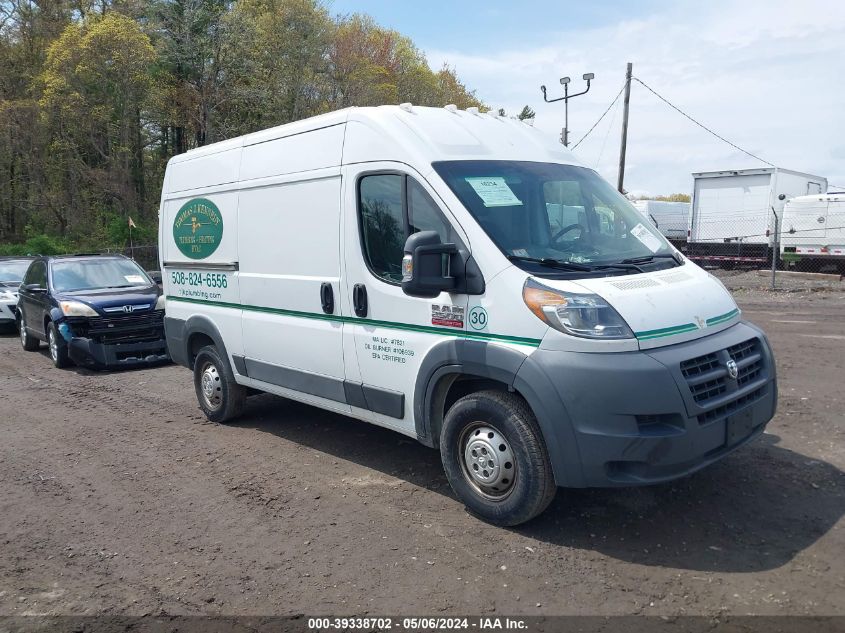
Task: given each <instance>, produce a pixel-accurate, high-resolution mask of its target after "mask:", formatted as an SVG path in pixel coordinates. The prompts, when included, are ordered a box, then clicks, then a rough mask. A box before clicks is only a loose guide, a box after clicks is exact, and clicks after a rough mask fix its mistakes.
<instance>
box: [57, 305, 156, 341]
mask: <svg viewBox="0 0 845 633" xmlns="http://www.w3.org/2000/svg"><path fill="white" fill-rule="evenodd" d="M68 323H69V325H70V327H71V329H72V330H73V332H74V334H75V335H76V336H81V337H85V338H90V339H92V340H94V341H96V342H98V343H107V344H108V343H128V342H143V341H155V340H158V339H161V338H163V337H164V311H163V310H153V311H150V312H142V313H139V314H125V313H121V314H114V315H108V316H102V317H92V318H90V319H68Z"/></svg>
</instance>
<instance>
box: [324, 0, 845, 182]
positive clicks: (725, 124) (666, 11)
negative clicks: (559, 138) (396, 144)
mask: <svg viewBox="0 0 845 633" xmlns="http://www.w3.org/2000/svg"><path fill="white" fill-rule="evenodd" d="M329 7H330V11H331V12H332V13H352V12H356V11H358V12H364V13H369V14H370V15H372V16H373V17H374V18H375V19H376V20H377V21H378V22H379V23H380V24H382V25H384V26H387V27H390V28H394V29H396V30H398V31H400V32H402V33H403V34H405V35H408V36H410V37H411V38H412V39H413V40H414V42H415V43H416V44H417V45H418V46H419V47H420V48H421V49H422V50H423V51H424V52H425V53H426V56H427V57H428V60H429V63H430V65H431V66H432V67H433V68H437V67H439V66H440V65H441V64H442V63H444V62H446V63H449V64H450V65H452V66H455V67H456V69H457V71H458V74H459V75H460V77H461V78H462V79H463V80H464V81H465V82H466V83H467V85H469V86H470V87H472V88H474V89H476V90H477V93H478V96H479V97H480V98H481V99H482V100H483V101H484V102H485V103H487V104H489V105H490V106H495V107H504V108H505V109H506V110H507V111H508V112H509V113H514V114H515V113H516V112H518V111H519V110H520V109H521V108H522V106H523V105H526V104H528V105H530V106H531V107H532V108H534V109H535V110H536V111H537V120H536V124H535V125H536V127H538V128H540V129H542V130H544V131H548V132H549V133H550V134H555V135H557V134H559V133H560V128H561V127H562V125H563V108H562V104H553V105H549V104H545V103H544V102H543V100H542V96H541V94H540V90H539V86H540V85H541V84H546V85H547V86H548V87H549V92H550V96H556V95H557V93H558V90H559V84H558V78H559V77H561V76H562V75H569V76H571V77H573V80H574V81H573V90H575V89H577V88H578V86H579V84H580V79H578V78H580V76H581V74H583V73H584V72H594V73H595V74H596V79H595V81H594V84H593V88H592V90H591V91H590V93H589V94H587V95H585V96H584V97H580V98H578V99H575V100H573V101H571V102H570V128H571V139H572V140H573V141H575V140H577V139H579V138H581V136H582V135H583V134H584V133H585V132H586V131H587V129H588V128H589V127H590V125H592V124H593V123H594V122H595V120H596V119H597V118H598V116H599V115H600V114H601V112H602V111H603V110H604V109H605V108H606V107H607V105H608V104H609V103H610V102H611V100H612V99H613V97H614V96H615V95H616V93H617V92H618V90H619V88H620V87H621V85H622V83H623V79H624V73H625V64H626V62H628V61H631V62H633V63H634V75H635V76H638V77H640V78H641V79H642V80H643V81H645V82H646V83H648V84H649V85H651V86H652V87H653V88H654V89H655V90H657V91H658V92H660V93H661V94H663V95H664V96H665V97H667V98H668V99H670V100H671V101H673V102H675V103H676V104H677V105H678V106H679V107H681V108H682V109H683V110H685V111H687V112H689V113H690V114H691V115H693V116H694V117H695V118H697V119H699V120H701V121H702V122H703V123H705V124H707V125H708V126H709V127H711V128H713V129H714V130H715V131H717V132H719V133H720V134H722V135H723V136H726V137H727V138H729V139H731V140H732V141H734V142H735V143H737V144H738V145H740V146H742V147H745V148H747V149H748V150H749V151H751V152H753V153H755V154H758V155H760V156H762V157H763V158H766V159H767V160H769V161H771V162H773V163H775V164H776V165H779V166H781V167H785V168H788V169H795V170H799V171H806V172H810V173H815V174H819V175H822V176H826V177H827V178H828V179H829V181H830V182H831V183H835V184H837V185H840V186H842V185H845V107H843V106H845V81H843V79H845V77H843V62H844V61H845V2H837V1H835V0H802V2H796V1H790V0H774V1H765V0H744V1H743V2H737V1H735V0H710V1H709V2H707V3H701V2H691V1H686V0H680V1H677V2H658V1H656V0H645V1H637V2H600V1H595V2H564V1H558V2H551V1H547V0H542V1H533V2H522V3H516V2H498V1H493V0H489V1H487V2H480V1H478V0H463V1H458V2H456V1H444V0H429V1H428V2H419V1H405V0H394V1H392V2H391V1H388V0H358V1H353V0H331V1H330V2H329ZM620 122H621V111H620V108H619V106H618V105H617V106H616V107H615V108H614V109H613V110H612V111H611V113H609V115H608V117H607V118H606V119H605V120H604V121H602V123H601V124H600V125H599V126H598V127H597V128H596V129H595V130H594V131H593V133H592V134H591V135H590V137H588V138H587V139H586V140H585V141H584V143H583V144H582V145H581V146H580V147H579V148H578V149H577V150H576V154H577V155H578V157H579V158H580V159H581V160H582V161H583V162H584V163H586V164H587V165H589V166H590V167H594V168H596V169H598V171H599V172H600V173H601V174H602V175H603V176H605V177H606V178H608V179H609V180H611V181H612V182H615V181H616V174H617V166H616V163H617V160H618V146H619V127H620ZM759 166H761V164H760V163H759V162H756V161H754V160H753V159H751V158H749V157H747V156H745V155H744V154H742V153H740V152H737V151H736V150H734V149H732V148H731V147H730V146H728V145H725V144H724V143H722V142H720V141H718V140H716V139H714V138H713V137H712V136H710V135H708V134H707V133H706V132H704V131H702V130H700V129H697V128H696V127H694V126H693V125H692V124H691V123H689V122H688V121H686V120H685V119H683V118H682V117H681V116H680V115H678V114H677V113H675V112H673V111H671V110H669V109H668V108H667V107H666V106H665V105H664V104H662V103H660V102H659V101H658V100H657V99H656V98H655V97H654V96H652V95H650V94H649V93H647V91H646V90H645V89H644V88H642V87H641V86H639V85H637V84H635V85H634V88H633V91H632V99H631V124H630V132H629V155H628V169H627V170H626V178H625V184H626V188H627V189H628V190H630V191H635V192H639V193H654V194H659V193H671V192H677V191H680V192H688V191H689V189H690V186H691V178H690V173H691V172H693V171H707V170H711V169H738V168H745V167H759Z"/></svg>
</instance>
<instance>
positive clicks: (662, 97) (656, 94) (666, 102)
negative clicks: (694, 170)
mask: <svg viewBox="0 0 845 633" xmlns="http://www.w3.org/2000/svg"><path fill="white" fill-rule="evenodd" d="M633 79H634V81H636V82H638V83H640V84H641V85H642V86H643V87H644V88H645V89H646V90H648V91H649V92H650V93H652V94H653V95H654V96H655V97H657V98H658V99H660V100H661V101H662V102H663V103H665V104H666V105H668V106H669V107H670V108H672V109H673V110H675V111H676V112H678V113H679V114H682V115H683V116H684V117H686V118H687V119H689V120H690V121H692V122H693V123H695V124H696V125H697V126H698V127H700V128H701V129H703V130H705V131H707V132H709V133H710V134H712V135H713V136H715V137H716V138H718V139H719V140H721V141H724V142H725V143H727V144H728V145H730V146H731V147H733V148H734V149H738V150H739V151H740V152H742V153H743V154H748V155H749V156H751V158H754V159H756V160H759V161H760V162H761V163H766V164H767V165H769V166H770V167H777V165H775V164H774V163H770V162H769V161H767V160H766V159H764V158H760V157H759V156H757V155H756V154H752V153H751V152H749V151H748V150H747V149H743V148H741V147H740V146H739V145H737V144H736V143H731V142H730V141H729V140H728V139H726V138H725V137H724V136H722V135H720V134H717V133H716V132H714V131H713V130H711V129H710V128H709V127H707V126H706V125H704V124H703V123H699V122H698V121H696V120H695V119H694V118H692V117H691V116H690V115H689V114H687V113H686V112H684V111H683V110H681V109H680V108H679V107H678V106H676V105H675V104H674V103H672V102H670V101H669V100H668V99H666V98H665V97H664V96H662V95H660V94H658V92H657V91H656V90H654V88H652V87H651V86H649V85H648V84H647V83H645V82H644V81H643V80H642V79H640V78H639V77H633ZM579 143H580V141H579Z"/></svg>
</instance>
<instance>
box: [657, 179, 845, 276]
mask: <svg viewBox="0 0 845 633" xmlns="http://www.w3.org/2000/svg"><path fill="white" fill-rule="evenodd" d="M828 198H830V199H828ZM719 215H720V217H718V218H695V217H693V218H692V219H691V220H690V221H689V224H688V227H689V228H688V230H687V235H686V236H683V237H679V236H678V235H677V234H672V235H669V234H667V233H666V232H665V231H662V229H661V226H660V223H659V221H658V222H656V224H657V227H658V230H661V231H662V232H663V233H664V235H666V237H667V238H668V239H669V240H670V241H671V242H672V243H673V244H674V245H675V246H676V247H677V248H678V249H680V250H681V251H682V252H683V253H684V255H686V256H687V257H688V258H689V259H691V260H692V261H694V262H696V263H697V264H699V265H701V266H704V267H706V268H711V269H712V268H719V269H723V270H734V269H744V270H757V271H761V273H762V272H763V271H765V272H767V273H770V276H771V287H772V288H777V287H778V281H779V280H780V279H783V278H784V277H785V276H794V275H795V273H806V274H811V275H818V277H817V279H819V280H821V279H828V280H830V281H841V280H842V278H843V276H845V195H842V196H840V198H839V199H838V200H836V199H833V198H831V197H830V196H819V197H818V198H817V199H815V200H802V201H801V204H800V205H794V206H792V207H790V206H789V205H787V206H786V207H785V208H784V209H782V210H781V211H780V212H778V213H775V212H774V210H773V209H770V210H769V212H768V213H767V214H765V215H764V214H763V213H761V212H751V211H749V210H744V211H737V212H736V213H726V212H722V213H720V214H719ZM652 221H653V222H654V220H653V219H652ZM823 275H824V277H822V276H823Z"/></svg>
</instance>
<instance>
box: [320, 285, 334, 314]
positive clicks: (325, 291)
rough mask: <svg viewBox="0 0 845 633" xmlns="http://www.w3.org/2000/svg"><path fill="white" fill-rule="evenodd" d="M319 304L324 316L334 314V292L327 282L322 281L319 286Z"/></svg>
mask: <svg viewBox="0 0 845 633" xmlns="http://www.w3.org/2000/svg"><path fill="white" fill-rule="evenodd" d="M320 303H321V304H322V305H323V312H325V313H326V314H333V313H334V290H332V285H331V284H330V283H329V282H327V281H324V282H323V283H322V285H321V286H320Z"/></svg>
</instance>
